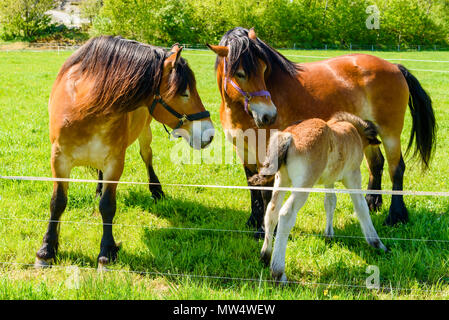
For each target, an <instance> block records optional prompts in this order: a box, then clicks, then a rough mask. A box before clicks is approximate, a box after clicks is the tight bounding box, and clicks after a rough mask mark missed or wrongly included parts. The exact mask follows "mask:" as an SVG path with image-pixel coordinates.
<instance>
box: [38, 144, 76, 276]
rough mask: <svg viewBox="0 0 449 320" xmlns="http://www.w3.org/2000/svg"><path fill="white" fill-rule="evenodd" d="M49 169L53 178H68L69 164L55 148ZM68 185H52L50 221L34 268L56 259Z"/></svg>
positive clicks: (64, 183)
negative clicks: (60, 222)
mask: <svg viewBox="0 0 449 320" xmlns="http://www.w3.org/2000/svg"><path fill="white" fill-rule="evenodd" d="M51 167H52V176H53V178H69V177H70V171H71V164H69V161H67V160H66V159H65V158H64V157H63V156H61V155H59V152H57V151H56V147H53V152H52V160H51ZM68 185H69V184H68V182H59V181H58V182H54V183H53V195H52V197H51V202H50V221H49V223H48V227H47V232H46V233H45V235H44V238H43V241H42V246H41V248H40V249H39V251H37V253H36V262H35V267H36V268H40V267H45V266H48V265H49V264H51V263H52V262H53V261H54V259H55V257H56V253H57V251H58V244H59V242H58V238H59V219H60V218H61V215H62V213H63V212H64V210H65V208H66V206H67V190H68Z"/></svg>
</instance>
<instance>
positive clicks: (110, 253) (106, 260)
mask: <svg viewBox="0 0 449 320" xmlns="http://www.w3.org/2000/svg"><path fill="white" fill-rule="evenodd" d="M120 247H121V243H118V244H114V245H110V246H107V247H103V248H101V251H100V254H99V255H98V259H97V261H98V269H99V270H107V269H106V266H107V265H108V264H110V263H112V262H114V261H115V260H117V252H118V251H119V250H120Z"/></svg>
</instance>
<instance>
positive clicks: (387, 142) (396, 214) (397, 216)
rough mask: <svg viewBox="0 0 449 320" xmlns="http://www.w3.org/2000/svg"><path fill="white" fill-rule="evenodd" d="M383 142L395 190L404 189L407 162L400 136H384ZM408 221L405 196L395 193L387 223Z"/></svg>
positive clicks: (393, 223)
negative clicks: (403, 155)
mask: <svg viewBox="0 0 449 320" xmlns="http://www.w3.org/2000/svg"><path fill="white" fill-rule="evenodd" d="M382 142H383V143H384V147H385V154H386V156H387V161H388V170H389V173H390V179H391V181H392V182H393V190H400V191H402V190H403V183H404V171H405V163H404V159H403V158H402V153H401V140H400V136H395V137H387V138H384V137H383V136H382ZM407 221H408V211H407V208H406V207H405V203H404V197H403V196H402V195H393V196H392V197H391V206H390V212H389V214H388V217H387V219H386V220H385V224H387V225H395V224H396V223H398V222H402V223H406V222H407Z"/></svg>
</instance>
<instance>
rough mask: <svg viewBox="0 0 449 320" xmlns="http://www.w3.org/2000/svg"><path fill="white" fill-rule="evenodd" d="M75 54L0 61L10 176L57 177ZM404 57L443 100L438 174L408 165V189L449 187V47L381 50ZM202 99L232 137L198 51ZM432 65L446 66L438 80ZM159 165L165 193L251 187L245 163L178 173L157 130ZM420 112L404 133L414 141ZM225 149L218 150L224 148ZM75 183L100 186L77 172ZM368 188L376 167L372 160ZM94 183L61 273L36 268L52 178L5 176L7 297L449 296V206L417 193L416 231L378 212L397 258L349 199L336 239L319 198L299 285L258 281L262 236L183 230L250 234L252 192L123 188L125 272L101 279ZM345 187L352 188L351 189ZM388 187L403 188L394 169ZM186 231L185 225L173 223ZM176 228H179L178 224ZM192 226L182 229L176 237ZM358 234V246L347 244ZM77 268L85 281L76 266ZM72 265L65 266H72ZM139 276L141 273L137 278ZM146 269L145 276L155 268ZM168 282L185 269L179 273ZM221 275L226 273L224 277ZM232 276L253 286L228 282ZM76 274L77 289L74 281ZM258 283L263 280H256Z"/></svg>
mask: <svg viewBox="0 0 449 320" xmlns="http://www.w3.org/2000/svg"><path fill="white" fill-rule="evenodd" d="M283 53H284V54H286V55H287V56H288V57H289V58H290V59H292V60H294V61H298V62H300V61H302V62H307V61H315V60H316V59H313V58H305V57H300V56H301V55H302V56H316V57H319V56H323V57H329V56H336V55H340V54H343V53H344V52H341V51H340V52H337V51H283ZM69 54H70V52H61V53H60V54H58V53H57V52H27V51H23V52H22V51H15V52H0V175H24V176H43V177H48V176H50V175H51V173H50V162H49V157H50V143H49V138H48V113H47V102H48V98H49V93H50V88H51V85H52V83H53V81H54V79H55V77H56V74H57V72H58V69H59V67H60V66H61V64H62V63H63V61H64V60H65V59H66V58H67V57H68V56H69ZM374 54H376V55H379V56H381V57H385V58H392V59H408V60H401V61H393V62H400V63H402V64H404V65H405V66H406V67H407V68H409V69H411V70H414V71H412V73H413V74H414V75H415V76H416V77H417V78H418V79H419V80H420V81H421V83H422V85H423V87H424V88H425V89H427V90H428V92H429V94H430V95H431V97H432V99H433V102H434V109H435V113H436V117H437V123H438V126H439V129H438V142H437V150H436V153H435V156H434V159H433V162H432V166H431V169H430V170H429V171H427V172H425V173H422V171H421V170H420V167H419V163H417V162H416V161H413V160H412V159H407V160H406V165H407V170H406V175H405V182H404V185H405V189H407V190H422V191H449V179H448V177H449V148H448V143H449V139H448V138H447V136H448V133H449V94H448V89H449V63H448V62H424V61H412V60H436V61H449V53H447V52H408V53H404V52H382V53H377V52H375V53H374ZM183 56H184V57H185V58H187V59H188V61H189V63H190V65H191V67H192V69H193V70H194V72H195V74H196V77H197V84H198V90H199V93H200V95H201V97H202V100H203V103H204V104H205V106H206V108H207V109H208V110H209V111H210V112H211V117H212V120H213V122H214V124H215V126H216V129H217V133H218V135H217V138H216V139H215V140H216V141H219V139H220V134H222V130H221V127H220V122H219V116H218V108H219V102H220V95H219V92H218V89H217V86H216V79H215V73H214V69H213V65H214V61H215V56H214V55H213V54H212V53H209V52H207V51H199V52H198V51H195V52H194V51H186V52H184V53H183ZM419 70H434V71H441V70H445V71H446V73H444V72H430V71H419ZM152 128H153V132H154V136H155V137H154V142H153V153H154V167H155V171H156V173H157V174H158V176H159V179H160V181H161V183H162V184H164V183H191V184H217V185H245V183H246V180H245V177H244V172H243V168H242V166H241V165H239V164H238V163H237V162H236V163H235V164H221V165H219V164H201V165H199V164H179V163H172V162H171V161H170V154H169V152H168V151H167V150H169V148H170V147H172V146H173V145H174V144H175V143H177V142H176V141H169V140H168V139H167V135H166V133H165V132H164V130H163V128H162V126H161V125H160V124H158V123H153V124H152ZM410 128H411V121H410V113H409V112H407V116H406V126H405V129H404V132H403V135H402V141H403V145H404V146H405V145H406V143H407V142H408V138H409V132H410ZM216 141H214V143H216ZM72 178H88V179H89V178H95V177H94V175H93V173H92V171H91V170H89V169H86V168H76V169H75V170H74V171H73V172H72ZM363 179H364V182H363V186H364V187H366V183H367V170H366V166H365V164H363ZM122 180H124V181H146V171H145V168H144V165H143V162H142V161H141V159H140V156H139V152H138V146H137V144H134V145H132V146H131V147H130V148H129V149H128V152H127V158H126V166H125V170H124V174H123V176H122ZM95 187H96V186H95V185H93V184H89V183H72V184H71V185H70V190H69V203H68V207H67V210H66V211H65V213H64V215H63V217H62V218H63V220H66V221H70V223H69V222H66V223H62V225H61V233H60V249H59V255H58V260H57V263H56V266H59V267H56V268H51V269H46V270H34V269H33V268H32V267H31V266H30V264H32V263H33V262H34V257H35V252H36V250H37V249H38V248H39V247H40V244H41V241H42V236H43V234H44V232H45V229H46V225H47V223H46V221H45V220H47V219H48V218H49V210H48V208H49V201H50V196H51V190H52V184H51V183H50V182H27V181H23V182H20V181H8V180H0V262H1V264H0V299H410V298H413V299H415V298H418V299H440V298H444V299H447V298H449V265H448V263H449V214H448V213H449V199H448V198H444V197H418V196H407V197H405V202H406V204H407V206H408V209H409V213H410V222H409V223H408V224H406V225H399V226H397V227H386V226H383V225H382V222H383V221H384V219H385V218H386V216H387V214H388V208H389V204H390V197H389V196H385V197H384V205H383V208H382V210H381V211H380V212H378V213H375V214H373V215H372V218H373V222H374V224H375V227H376V229H377V231H378V234H379V236H380V237H382V238H403V239H432V240H446V241H447V242H444V241H440V242H438V241H416V240H394V239H385V240H384V241H383V242H384V243H385V244H386V245H387V246H388V247H389V248H390V249H391V250H390V252H389V253H386V254H382V253H378V252H376V251H375V250H373V249H371V248H370V247H369V246H368V245H367V244H366V242H365V241H364V239H361V238H358V237H360V236H362V233H361V230H360V227H359V225H358V221H357V219H356V218H355V216H354V215H353V213H352V204H351V202H350V200H349V196H348V195H340V196H338V203H337V210H336V216H335V220H334V227H335V234H336V236H345V237H341V238H338V237H337V238H336V239H335V240H333V241H332V242H327V241H325V240H324V238H323V237H321V236H316V235H321V234H322V233H323V230H324V226H325V212H324V206H323V197H324V196H323V195H322V194H312V195H311V196H310V197H309V200H308V202H307V203H306V205H305V207H304V208H303V209H302V210H301V211H300V213H299V214H298V219H297V222H296V226H295V227H294V229H293V231H292V237H291V239H290V241H289V244H288V248H287V262H286V263H287V267H286V272H287V276H288V277H289V280H291V281H297V282H298V283H296V284H290V285H288V286H286V287H278V286H276V285H274V284H272V283H269V282H264V281H257V279H270V274H269V268H266V267H264V266H263V265H262V263H261V262H260V261H259V252H260V248H261V245H262V242H261V241H260V242H257V241H255V240H254V239H253V237H252V235H251V234H249V233H237V232H216V231H199V230H182V228H202V229H224V230H246V227H245V222H246V220H247V218H248V216H249V213H250V197H249V192H248V191H245V190H230V189H226V190H220V189H207V188H198V187H197V188H186V187H184V188H183V187H168V186H165V187H164V191H165V193H166V196H167V197H166V199H165V200H164V201H160V202H158V203H154V201H153V200H152V198H151V197H150V193H149V191H148V188H147V186H142V185H140V186H139V185H119V187H118V197H117V201H118V202H117V208H118V209H117V214H116V216H115V220H114V221H115V223H116V224H117V225H116V226H115V227H114V234H115V239H116V240H117V241H121V242H122V250H121V251H120V252H119V256H118V260H117V262H116V263H114V264H113V265H111V269H112V270H113V272H106V273H98V272H97V271H96V270H95V269H96V257H97V255H98V253H99V246H100V239H101V234H102V227H101V217H100V214H99V211H98V199H96V198H95ZM337 187H341V185H338V186H337ZM384 188H385V189H390V188H391V183H390V180H389V177H388V170H386V168H385V170H384ZM172 227H175V228H172ZM170 228H171V229H170ZM176 228H180V229H176ZM347 236H355V238H351V237H347ZM369 265H375V266H378V267H379V270H380V286H381V287H382V288H381V289H380V290H370V289H367V288H365V287H364V286H365V279H366V278H367V276H368V274H367V273H366V272H365V271H366V268H367V266H369ZM71 266H76V267H78V268H79V269H78V270H79V273H78V272H77V271H76V270H75V269H74V268H65V267H71ZM61 267H62V268H61ZM128 271H139V272H128ZM142 272H146V273H142ZM169 274H177V275H176V276H173V275H169ZM214 277H225V278H226V279H217V278H214ZM227 278H244V279H245V280H242V279H240V280H239V279H227ZM74 279H77V281H74ZM251 279H253V280H251Z"/></svg>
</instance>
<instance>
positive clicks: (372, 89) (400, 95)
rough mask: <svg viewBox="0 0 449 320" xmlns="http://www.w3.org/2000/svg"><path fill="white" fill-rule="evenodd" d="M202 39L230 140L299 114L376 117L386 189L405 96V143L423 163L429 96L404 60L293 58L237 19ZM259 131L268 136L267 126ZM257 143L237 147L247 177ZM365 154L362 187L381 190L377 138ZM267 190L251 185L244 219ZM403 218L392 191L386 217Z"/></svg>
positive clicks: (259, 208)
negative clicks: (213, 37) (215, 40)
mask: <svg viewBox="0 0 449 320" xmlns="http://www.w3.org/2000/svg"><path fill="white" fill-rule="evenodd" d="M208 46H209V48H210V49H211V50H212V51H214V52H215V53H216V54H217V60H216V65H215V67H216V71H217V82H218V88H219V90H220V93H221V97H222V102H221V106H220V119H221V123H222V126H223V129H224V130H225V131H226V132H227V137H228V138H229V139H231V140H232V141H233V143H234V144H235V140H236V139H237V138H238V137H236V134H235V132H241V131H245V130H248V129H251V130H255V129H257V128H264V129H278V130H283V129H285V128H286V127H288V126H289V125H290V124H291V123H293V122H295V121H298V120H304V119H309V118H321V119H323V120H329V119H330V118H331V116H332V115H333V114H334V113H336V112H339V111H346V112H349V113H352V114H354V115H357V116H359V117H361V118H362V119H366V120H370V121H372V122H374V123H375V124H376V125H377V127H378V128H379V135H380V137H381V139H382V142H383V144H384V148H385V153H386V157H387V161H388V166H389V173H390V178H391V181H392V183H393V190H402V189H403V175H404V170H405V164H404V161H403V158H402V152H401V141H400V137H401V132H402V129H403V124H404V114H405V111H406V109H407V104H408V105H409V107H410V111H411V115H412V118H413V126H412V132H411V138H410V141H409V144H408V149H407V151H408V150H409V149H410V148H411V146H412V144H413V141H414V140H415V139H416V150H415V154H417V153H419V155H420V156H421V160H422V162H423V164H424V167H426V168H427V167H428V165H429V161H430V158H431V155H432V150H433V147H434V145H435V116H434V113H433V109H432V102H431V99H430V97H429V96H428V95H427V93H426V92H425V91H424V89H423V88H422V87H421V85H420V83H419V82H418V80H417V79H416V78H415V77H414V76H413V75H412V74H411V73H410V72H409V71H408V70H407V69H406V68H405V67H404V66H402V65H397V64H392V63H390V62H387V61H385V60H383V59H380V58H378V57H374V56H371V55H366V54H350V55H344V56H340V57H336V58H332V59H328V60H324V61H318V62H312V63H302V64H295V63H293V62H291V61H289V60H288V59H287V58H285V57H284V56H283V55H282V54H280V53H279V52H277V51H276V50H274V49H273V48H272V47H270V46H269V45H267V44H266V43H264V42H263V41H262V40H260V39H259V38H257V36H256V34H255V32H254V30H253V29H251V30H247V29H244V28H240V27H238V28H234V29H232V30H229V31H228V32H227V33H226V34H225V35H224V36H223V38H222V40H221V41H220V44H219V45H208ZM260 130H261V129H259V131H260ZM264 131H265V130H264ZM262 136H263V137H265V136H266V137H269V130H266V133H265V134H264V135H262ZM245 141H247V140H245ZM268 141H269V139H268V138H267V139H266V141H265V144H267V143H268ZM261 145H264V143H262V144H260V142H259V141H257V142H256V143H245V144H243V150H237V153H238V154H239V156H240V158H241V160H242V161H243V164H244V169H245V173H246V176H247V178H250V177H251V176H252V175H253V174H256V173H257V171H258V167H259V165H260V162H262V161H263V157H262V159H259V157H258V158H257V161H255V163H250V162H249V161H248V160H247V154H256V155H258V154H259V153H258V147H259V148H260V146H261ZM365 156H366V159H367V162H368V167H369V171H370V176H369V184H368V189H374V190H380V189H381V179H382V171H383V166H384V157H383V155H382V153H381V150H380V148H379V146H370V147H368V148H367V149H366V150H365ZM270 198H271V192H267V191H257V190H252V191H251V209H252V213H251V217H250V219H249V220H248V225H250V226H255V227H257V228H260V227H261V226H262V222H263V215H264V211H265V210H264V207H266V205H267V203H268V202H269V200H270ZM366 199H367V201H368V205H369V207H370V209H371V210H377V209H379V208H380V206H381V204H382V197H381V195H368V196H367V197H366ZM407 221H408V212H407V209H406V207H405V204H404V200H403V197H402V196H401V195H393V196H392V201H391V206H390V210H389V215H388V217H387V219H386V221H385V222H386V224H388V225H394V224H396V223H398V222H407Z"/></svg>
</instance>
